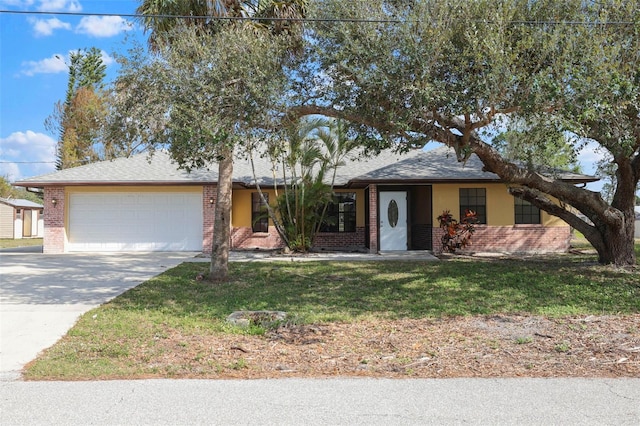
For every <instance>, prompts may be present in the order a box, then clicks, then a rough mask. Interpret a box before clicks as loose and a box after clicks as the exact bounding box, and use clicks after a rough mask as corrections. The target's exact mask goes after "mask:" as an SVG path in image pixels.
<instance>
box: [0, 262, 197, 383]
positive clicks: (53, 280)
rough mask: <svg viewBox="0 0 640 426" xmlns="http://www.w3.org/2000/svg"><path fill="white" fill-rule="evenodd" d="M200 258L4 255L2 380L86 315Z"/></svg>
mask: <svg viewBox="0 0 640 426" xmlns="http://www.w3.org/2000/svg"><path fill="white" fill-rule="evenodd" d="M195 255H196V253H119V254H111V253H109V254H102V253H101V254H65V255H45V254H41V253H7V252H2V253H0V379H4V380H7V379H9V380H11V379H13V378H17V377H19V374H20V373H19V371H20V370H21V369H22V367H23V366H24V365H25V364H26V363H27V362H29V361H31V360H32V359H34V358H35V357H36V356H37V355H38V353H39V352H40V351H42V350H43V349H46V348H48V347H49V346H51V345H53V344H54V343H55V342H56V341H57V340H58V339H60V337H62V336H63V335H64V334H65V333H66V332H67V330H69V328H71V327H72V326H73V324H75V322H76V321H77V319H78V318H79V317H80V315H82V314H83V313H85V312H87V311H88V310H90V309H93V308H94V307H96V306H99V305H100V304H102V303H105V302H107V301H108V300H110V299H112V298H114V297H115V296H117V295H119V294H121V293H123V292H124V291H126V290H128V289H130V288H132V287H135V286H136V285H138V284H140V283H142V282H144V281H146V280H148V279H149V278H151V277H153V276H155V275H158V274H159V273H161V272H163V271H165V270H167V269H168V268H171V267H173V266H176V265H178V264H180V263H182V262H183V261H185V260H188V259H190V258H193V257H194V256H195Z"/></svg>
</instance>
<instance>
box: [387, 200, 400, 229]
mask: <svg viewBox="0 0 640 426" xmlns="http://www.w3.org/2000/svg"><path fill="white" fill-rule="evenodd" d="M387 220H388V221H389V225H390V226H391V227H392V228H395V227H396V225H397V224H398V203H396V200H391V201H389V206H388V207H387Z"/></svg>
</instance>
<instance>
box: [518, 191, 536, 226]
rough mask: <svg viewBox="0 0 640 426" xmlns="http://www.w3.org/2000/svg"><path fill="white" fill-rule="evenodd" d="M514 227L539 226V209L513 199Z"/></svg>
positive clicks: (526, 202)
mask: <svg viewBox="0 0 640 426" xmlns="http://www.w3.org/2000/svg"><path fill="white" fill-rule="evenodd" d="M514 200H515V219H516V225H519V224H539V223H540V209H539V208H537V207H536V206H534V205H533V204H531V203H530V202H528V201H525V200H523V199H521V198H518V197H514Z"/></svg>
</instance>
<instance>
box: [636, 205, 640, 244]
mask: <svg viewBox="0 0 640 426" xmlns="http://www.w3.org/2000/svg"><path fill="white" fill-rule="evenodd" d="M635 211H636V232H635V237H636V238H640V206H636V207H635Z"/></svg>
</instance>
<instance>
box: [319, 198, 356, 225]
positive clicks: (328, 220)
mask: <svg viewBox="0 0 640 426" xmlns="http://www.w3.org/2000/svg"><path fill="white" fill-rule="evenodd" d="M320 232H356V194H355V192H337V193H335V194H334V195H333V202H332V203H331V204H329V205H328V206H327V212H326V213H325V217H324V221H323V222H322V225H321V226H320Z"/></svg>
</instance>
